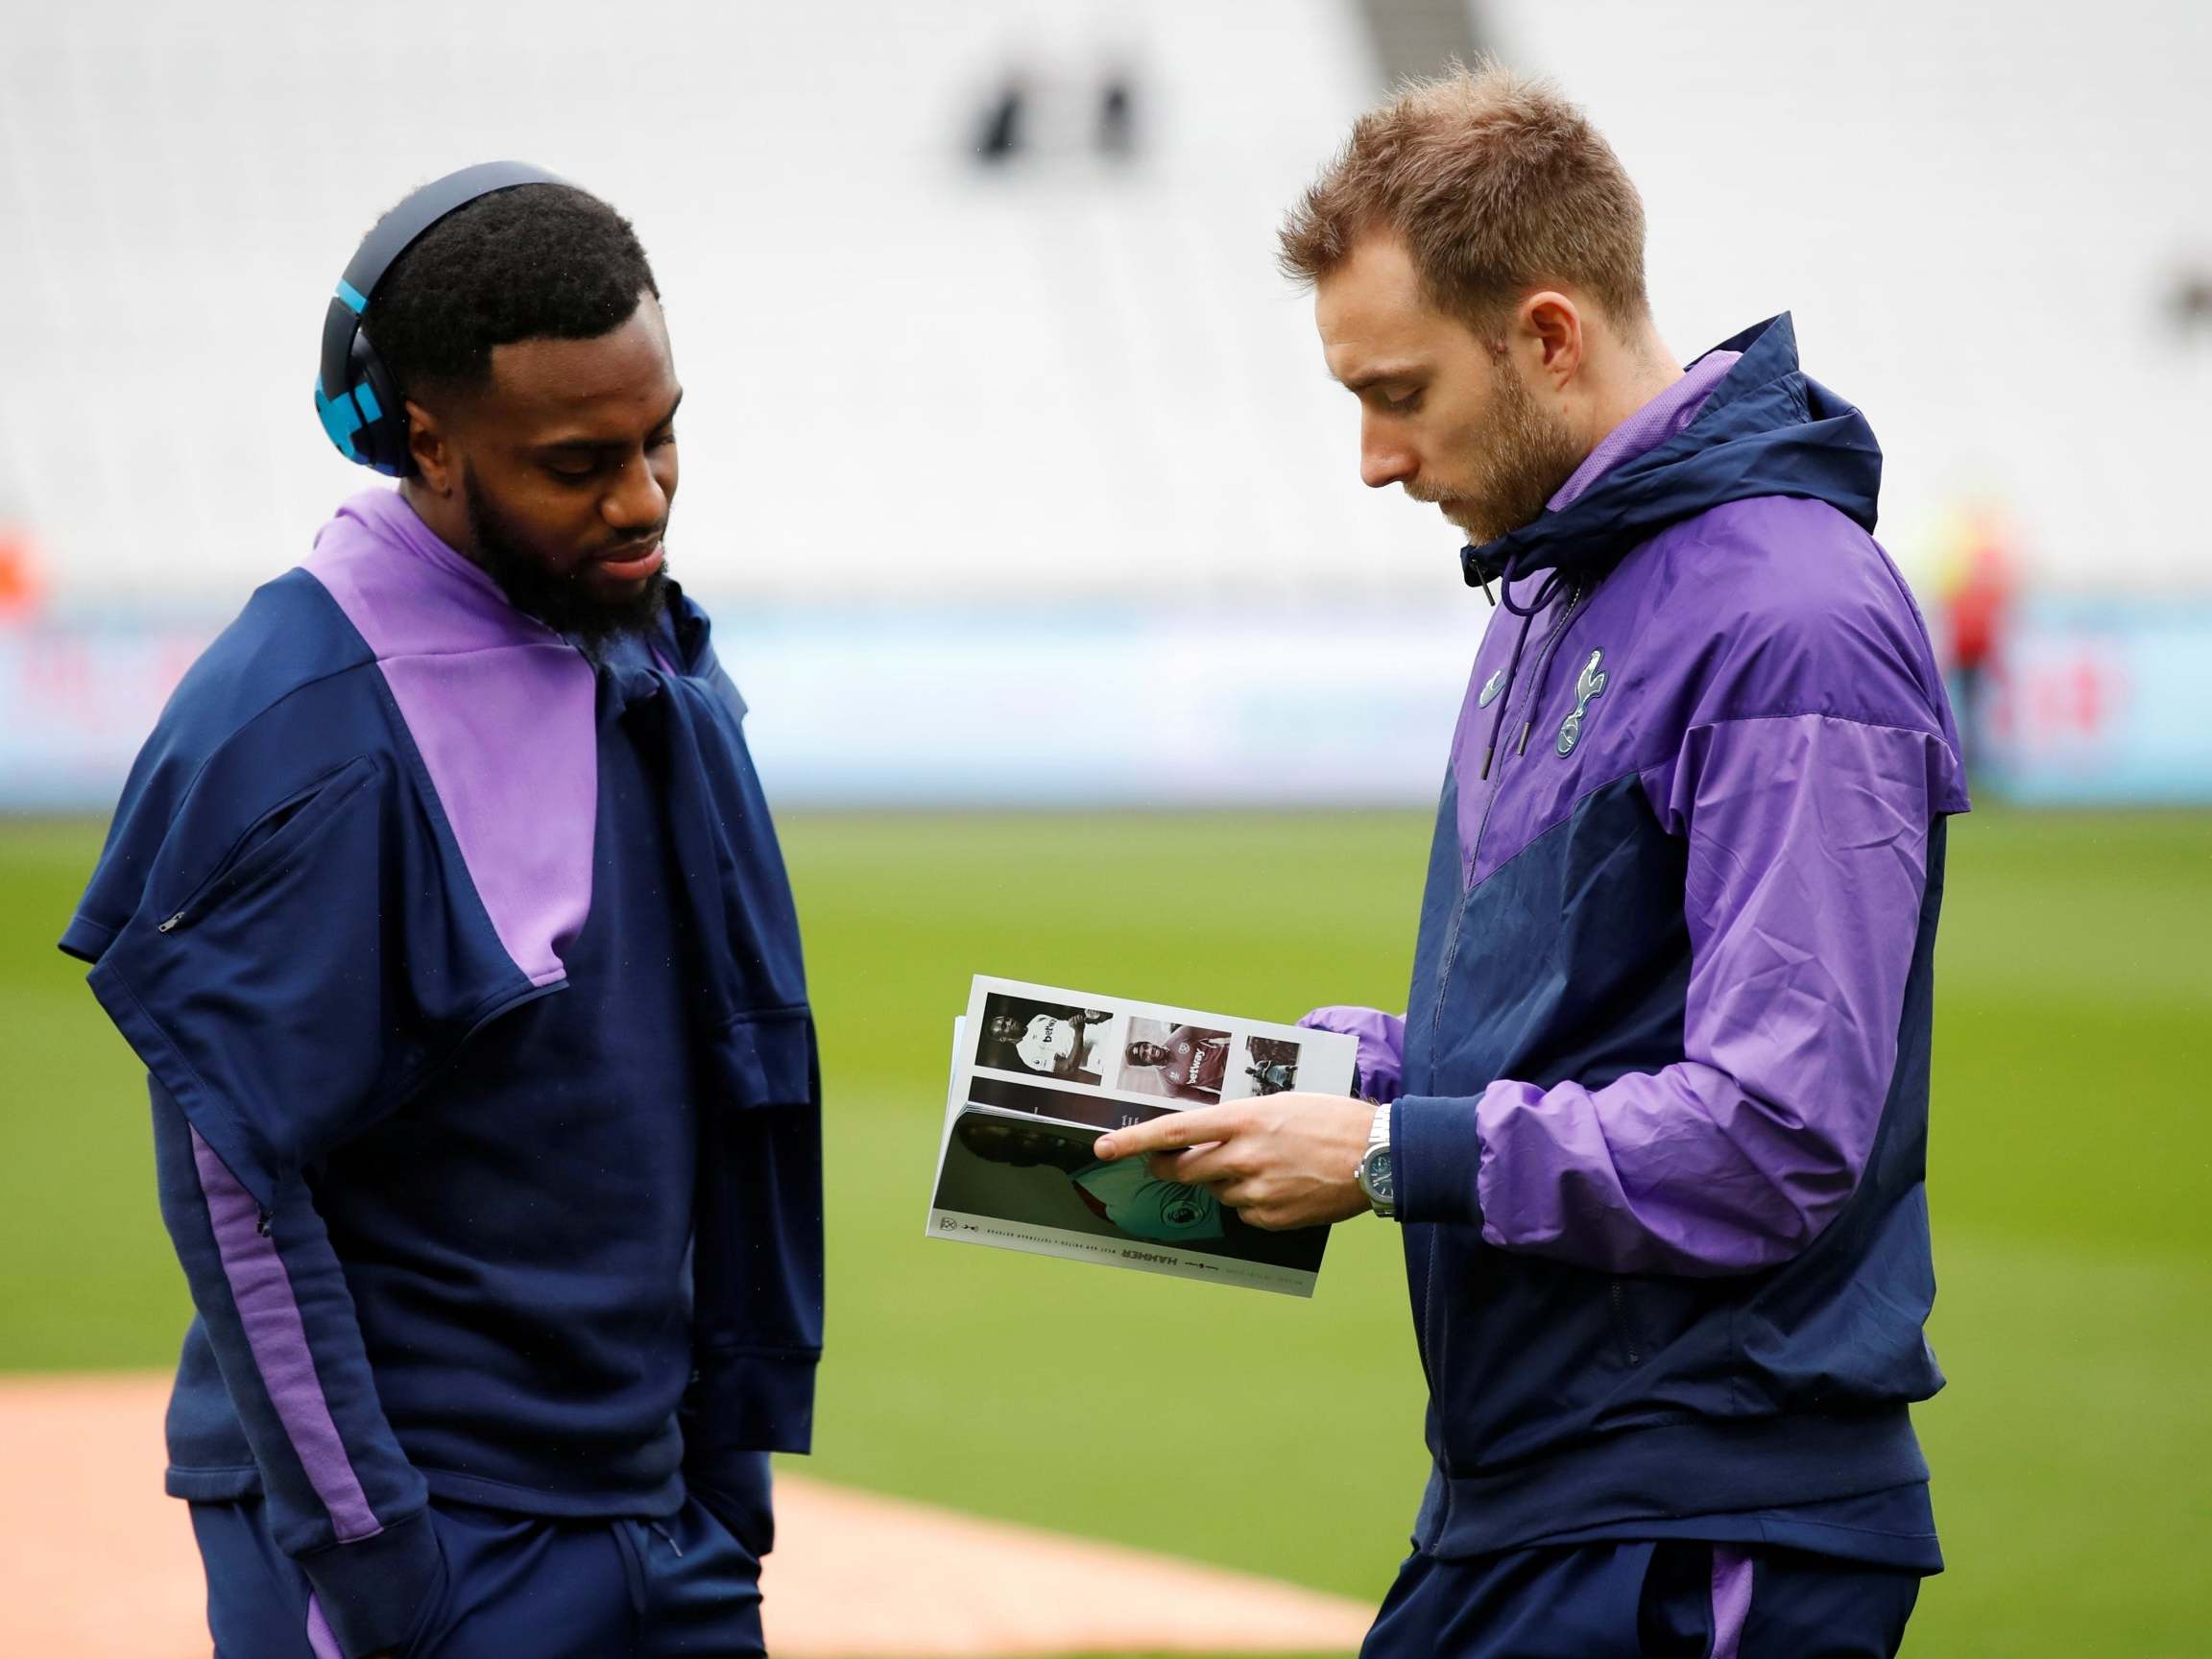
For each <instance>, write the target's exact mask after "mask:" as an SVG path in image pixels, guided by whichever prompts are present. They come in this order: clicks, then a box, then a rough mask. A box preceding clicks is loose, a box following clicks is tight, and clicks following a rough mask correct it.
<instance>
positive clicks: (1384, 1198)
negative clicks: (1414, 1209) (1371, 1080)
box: [1354, 1103, 1398, 1221]
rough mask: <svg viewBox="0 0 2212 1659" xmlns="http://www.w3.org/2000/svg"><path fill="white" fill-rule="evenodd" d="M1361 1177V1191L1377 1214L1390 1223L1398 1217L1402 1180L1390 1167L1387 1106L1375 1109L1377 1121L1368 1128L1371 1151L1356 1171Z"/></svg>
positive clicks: (1368, 1146) (1368, 1148)
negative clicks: (1399, 1190) (1400, 1183)
mask: <svg viewBox="0 0 2212 1659" xmlns="http://www.w3.org/2000/svg"><path fill="white" fill-rule="evenodd" d="M1354 1173H1355V1174H1357V1175H1358V1177H1359V1190H1360V1191H1362V1192H1364V1193H1366V1194H1367V1202H1368V1203H1369V1204H1370V1205H1372V1206H1373V1207H1374V1210H1375V1214H1378V1215H1381V1216H1383V1217H1384V1218H1385V1219H1387V1220H1392V1221H1395V1220H1396V1219H1397V1218H1398V1181H1397V1177H1396V1175H1395V1174H1393V1172H1392V1170H1391V1167H1390V1107H1389V1105H1388V1104H1387V1103H1385V1104H1383V1105H1381V1106H1378V1107H1376V1108H1375V1121H1374V1122H1373V1123H1371V1124H1369V1125H1368V1128H1367V1151H1366V1153H1365V1155H1364V1156H1362V1157H1361V1158H1360V1160H1359V1167H1358V1169H1357V1170H1355V1171H1354Z"/></svg>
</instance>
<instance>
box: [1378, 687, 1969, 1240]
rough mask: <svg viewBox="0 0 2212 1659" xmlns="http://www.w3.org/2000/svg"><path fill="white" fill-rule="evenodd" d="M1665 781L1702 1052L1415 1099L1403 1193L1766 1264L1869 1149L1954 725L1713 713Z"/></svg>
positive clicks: (1580, 1231) (1657, 804) (1839, 1188)
mask: <svg viewBox="0 0 2212 1659" xmlns="http://www.w3.org/2000/svg"><path fill="white" fill-rule="evenodd" d="M1643 782H1644V786H1645V790H1646V793H1647V799H1648V800H1649V801H1650V804H1651V806H1652V809H1653V811H1654V812H1655V813H1656V814H1657V815H1658V817H1659V819H1660V821H1661V823H1662V825H1663V826H1664V828H1665V829H1667V830H1668V831H1669V832H1670V833H1671V834H1675V835H1679V836H1681V837H1683V838H1685V839H1686V841H1687V843H1688V875H1687V880H1686V887H1685V892H1684V910H1685V915H1686V919H1687V922H1688V926H1689V932H1690V944H1691V953H1692V963H1691V971H1690V979H1689V988H1688V994H1687V1005H1686V1008H1685V1011H1684V1022H1683V1057H1682V1059H1681V1060H1680V1061H1679V1062H1678V1063H1675V1064H1672V1065H1669V1066H1666V1067H1665V1068H1663V1069H1661V1070H1657V1071H1651V1072H1632V1073H1629V1074H1627V1075H1625V1076H1622V1077H1618V1078H1615V1079H1613V1080H1611V1081H1609V1082H1606V1083H1604V1084H1603V1085H1602V1086H1600V1087H1595V1088H1593V1087H1588V1086H1585V1085H1584V1084H1582V1083H1579V1082H1572V1081H1570V1082H1563V1083H1560V1084H1558V1085H1557V1086H1555V1087H1552V1088H1549V1089H1545V1088H1539V1087H1537V1086H1536V1085H1534V1084H1532V1083H1528V1082H1524V1081H1518V1080H1514V1079H1510V1078H1502V1079H1500V1080H1498V1081H1496V1082H1494V1083H1492V1084H1491V1085H1490V1086H1489V1088H1488V1089H1487V1090H1485V1091H1484V1092H1483V1093H1482V1094H1480V1095H1479V1096H1477V1097H1475V1098H1473V1099H1444V1098H1421V1097H1408V1098H1407V1099H1405V1100H1402V1101H1400V1102H1399V1104H1398V1107H1397V1110H1396V1114H1395V1117H1396V1127H1395V1129H1394V1132H1393V1140H1394V1142H1396V1143H1397V1144H1398V1146H1399V1148H1400V1152H1399V1159H1398V1179H1399V1192H1400V1200H1401V1211H1402V1214H1404V1215H1405V1217H1406V1218H1407V1220H1413V1221H1455V1222H1464V1223H1479V1225H1480V1227H1481V1229H1482V1236H1483V1238H1485V1239H1487V1240H1488V1241H1489V1242H1490V1243H1492V1244H1494V1245H1496V1246H1498V1247H1499V1248H1501V1249H1505V1250H1514V1251H1522V1252H1526V1253H1528V1254H1532V1255H1539V1256H1548V1257H1553V1258H1556V1259H1559V1260H1562V1261H1567V1262H1576V1263H1579V1264H1582V1265H1586V1266H1591V1267H1597V1268H1601V1269H1605V1270H1609V1271H1616V1272H1647V1273H1674V1274H1723V1273H1739V1272H1747V1271H1751V1270H1755V1269H1758V1268H1761V1267H1765V1266H1768V1265H1771V1264H1773V1263H1775V1262H1782V1261H1786V1260H1788V1259H1789V1258H1790V1257H1791V1256H1793V1255H1795V1254H1796V1253H1798V1252H1799V1251H1801V1250H1803V1249H1804V1248H1805V1247H1806V1245H1807V1244H1809V1243H1810V1242H1811V1241H1812V1240H1813V1239H1814V1238H1815V1237H1816V1236H1817V1235H1818V1234H1819V1233H1820V1231H1821V1229H1822V1228H1823V1227H1824V1226H1826V1225H1827V1223H1828V1222H1829V1221H1830V1220H1832V1219H1833V1218H1834V1217H1835V1215H1836V1214H1837V1213H1838V1212H1839V1210H1840V1209H1841V1208H1842V1207H1843V1205H1844V1204H1845V1202H1846V1201H1847V1200H1848V1199H1849V1198H1850V1196H1851V1193H1852V1191H1853V1190H1854V1189H1855V1187H1856V1186H1857V1183H1858V1181H1859V1178H1860V1175H1861V1173H1862V1172H1863V1169H1864V1167H1865V1164H1866V1160H1867V1157H1868V1154H1869V1151H1870V1149H1871V1147H1872V1145H1873V1142H1874V1136H1875V1131H1876V1129H1877V1127H1878V1126H1879V1124H1880V1121H1881V1118H1882V1112H1883V1108H1884V1106H1885V1104H1886V1102H1887V1096H1888V1093H1889V1088H1890V1077H1891V1070H1892V1068H1893V1066H1894V1063H1895V1060H1896V1056H1897V1044H1898V1027H1899V1022H1900V1021H1901V1019H1902V1015H1903V1007H1904V998H1905V988H1906V980H1907V976H1908V974H1909V972H1910V969H1911V959H1912V954H1913V950H1914V944H1915V940H1916V938H1917V934H1918V929H1919V926H1920V913H1921V904H1922V900H1923V897H1924V895H1925V892H1926V883H1927V855H1928V837H1929V830H1930V827H1931V824H1932V822H1933V820H1934V819H1935V817H1936V815H1937V814H1938V813H1940V812H1942V811H1945V810H1949V809H1952V808H1951V805H1949V803H1952V802H1954V801H1958V802H1960V803H1961V804H1962V796H1960V793H1959V790H1958V785H1957V759H1956V757H1955V755H1954V754H1953V752H1952V750H1951V748H1950V747H1949V745H1948V743H1947V742H1946V740H1945V738H1944V736H1943V735H1942V734H1940V733H1938V732H1935V731H1924V730H1918V729H1913V728H1911V727H1904V726H1888V725H1882V724H1876V723H1871V722H1866V721H1860V720H1853V719H1845V718H1840V717H1836V716H1831V715H1824V714H1798V715H1786V716H1776V717H1770V718H1754V719H1742V720H1732V721H1721V722H1716V723H1712V724H1707V725H1701V726H1698V727H1695V728H1693V729H1692V730H1691V731H1690V732H1689V733H1687V734H1686V737H1685V739H1684V741H1683V743H1682V745H1681V748H1680V751H1679V753H1678V754H1677V755H1676V756H1674V757H1671V759H1670V760H1669V762H1668V763H1667V764H1665V765H1662V766H1659V767H1655V768H1653V769H1651V770H1650V771H1648V772H1647V773H1646V774H1644V776H1643Z"/></svg>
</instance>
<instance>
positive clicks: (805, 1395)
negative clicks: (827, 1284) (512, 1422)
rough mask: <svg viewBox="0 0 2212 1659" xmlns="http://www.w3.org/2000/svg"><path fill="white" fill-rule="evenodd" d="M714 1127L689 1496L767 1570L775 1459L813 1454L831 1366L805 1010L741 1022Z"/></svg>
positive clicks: (695, 1260) (815, 1093) (701, 1225)
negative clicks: (817, 1379) (827, 1362)
mask: <svg viewBox="0 0 2212 1659" xmlns="http://www.w3.org/2000/svg"><path fill="white" fill-rule="evenodd" d="M723 1050H724V1059H725V1072H726V1075H727V1078H728V1081H727V1083H726V1085H725V1086H724V1087H723V1088H722V1089H720V1090H717V1091H715V1092H714V1098H713V1101H712V1103H711V1104H710V1105H709V1107H708V1110H707V1117H706V1121H705V1122H704V1124H703V1126H702V1134H701V1139H700V1154H701V1160H702V1167H701V1172H700V1188H699V1205H698V1210H697V1218H696V1223H695V1227H696V1231H695V1235H694V1244H693V1257H692V1285H693V1296H694V1309H693V1314H692V1359H693V1368H694V1369H693V1377H692V1382H691V1386H690V1388H689V1390H688V1391H687V1393H686V1394H685V1403H684V1478H685V1485H686V1487H687V1488H688V1489H689V1490H690V1492H691V1494H692V1495H693V1496H694V1497H696V1498H697V1499H698V1500H699V1501H700V1503H703V1504H705V1505H706V1506H707V1508H708V1509H709V1511H711V1512H712V1513H713V1514H714V1515H715V1516H716V1517H717V1518H718V1519H720V1520H721V1521H722V1523H723V1524H724V1525H725V1526H726V1527H729V1528H730V1530H731V1531H732V1532H733V1534H734V1535H735V1536H736V1538H737V1540H738V1542H739V1543H740V1544H743V1545H744V1546H745V1547H746V1549H747V1550H748V1551H751V1552H752V1553H753V1554H754V1555H755V1556H756V1557H757V1556H759V1555H762V1554H765V1553H766V1552H767V1550H768V1548H769V1546H770V1544H771V1543H772V1542H773V1538H774V1534H773V1528H772V1525H771V1521H770V1512H769V1504H768V1473H767V1454H768V1453H770V1452H805V1451H807V1450H809V1449H810V1447H811V1444H812V1440H813V1428H814V1372H815V1367H816V1363H817V1361H818V1360H819V1359H820V1358H821V1353H822V1297H823V1237H822V1116H821V1104H820V1101H821V1084H820V1072H819V1070H818V1068H817V1065H816V1062H815V1054H814V1029H813V1022H812V1020H811V1019H810V1018H809V1016H808V1015H807V1012H806V1010H805V1009H804V1008H798V1009H787V1010H774V1011H770V1012H767V1013H765V1014H762V1015H759V1016H757V1017H754V1018H750V1019H747V1020H744V1021H740V1022H738V1023H737V1024H736V1025H735V1026H733V1028H732V1030H731V1032H730V1033H729V1034H728V1035H727V1036H726V1038H725V1040H724V1044H723Z"/></svg>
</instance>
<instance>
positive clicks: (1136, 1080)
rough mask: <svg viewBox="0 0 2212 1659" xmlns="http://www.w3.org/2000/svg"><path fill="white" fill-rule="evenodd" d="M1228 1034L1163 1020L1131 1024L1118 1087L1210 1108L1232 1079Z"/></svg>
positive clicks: (1116, 1085) (1117, 1080) (1133, 1021)
mask: <svg viewBox="0 0 2212 1659" xmlns="http://www.w3.org/2000/svg"><path fill="white" fill-rule="evenodd" d="M1229 1057H1230V1038H1229V1033H1228V1032H1226V1031H1209V1030H1206V1029H1204V1028H1203V1027H1201V1026H1197V1025H1177V1024H1171V1023H1169V1022H1166V1021H1164V1020H1131V1021H1130V1022H1129V1029H1128V1035H1127V1037H1126V1039H1125V1041H1124V1042H1123V1044H1122V1048H1121V1066H1120V1070H1118V1071H1117V1072H1116V1074H1115V1078H1114V1085H1115V1087H1116V1088H1118V1089H1127V1090H1130V1091H1132V1092H1134V1093H1137V1094H1159V1095H1163V1096H1166V1097H1167V1098H1169V1099H1174V1100H1191V1101H1197V1102H1200V1103H1202V1104H1208V1105H1210V1104H1212V1103H1214V1102H1215V1101H1218V1100H1219V1099H1220V1098H1221V1085H1222V1083H1223V1082H1224V1081H1225V1080H1226V1079H1227V1077H1228V1075H1229Z"/></svg>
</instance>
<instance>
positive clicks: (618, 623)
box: [461, 467, 668, 657]
mask: <svg viewBox="0 0 2212 1659" xmlns="http://www.w3.org/2000/svg"><path fill="white" fill-rule="evenodd" d="M461 494H462V499H463V501H464V503H465V504H466V505H467V507H468V509H469V535H470V536H471V537H472V538H473V539H474V541H475V544H476V552H475V564H476V565H477V567H478V568H479V569H481V570H482V571H483V572H484V574H485V575H487V576H489V577H491V578H492V580H493V582H496V583H497V584H498V585H499V591H500V592H502V593H504V594H506V595H507V602H508V603H509V604H510V605H513V606H514V607H515V609H516V610H517V611H519V612H521V613H523V614H524V615H526V616H535V617H536V618H537V619H538V620H539V621H541V622H542V623H544V624H545V626H546V627H548V628H550V629H552V630H553V632H554V633H556V634H560V635H563V636H565V637H566V638H568V639H569V640H571V641H573V642H574V643H575V645H576V646H577V647H578V649H580V650H582V651H583V652H584V653H585V654H586V655H587V656H590V657H596V656H597V655H598V654H599V653H600V652H601V651H602V650H603V649H604V648H605V647H606V646H607V645H609V644H610V643H612V642H613V640H615V639H618V638H620V637H623V636H625V635H640V634H644V633H646V632H648V631H649V630H650V629H652V628H653V627H654V625H655V624H657V623H658V622H659V621H660V620H661V617H662V616H663V615H664V614H665V613H667V610H668V566H667V565H666V564H665V563H663V564H662V565H661V568H660V569H658V570H656V571H654V572H653V574H652V575H651V576H648V577H647V578H646V579H645V585H644V586H643V587H642V588H640V589H638V590H637V592H636V593H634V594H632V595H631V596H630V597H628V598H627V599H618V600H614V601H612V602H610V601H607V600H602V599H596V598H593V597H592V595H591V593H590V591H589V589H586V588H585V586H584V584H583V583H582V582H580V581H578V580H577V578H576V574H575V573H574V572H570V573H568V574H566V575H561V574H557V573H555V572H554V571H551V570H548V569H547V568H546V567H545V565H543V563H542V562H541V561H540V560H538V559H537V558H535V557H533V556H532V555H531V553H530V551H529V549H528V548H527V547H526V546H525V545H524V543H523V540H522V538H521V536H519V535H518V534H517V532H516V530H515V528H514V526H513V525H512V524H511V523H510V522H509V521H508V519H507V518H506V517H504V516H503V515H502V514H501V512H500V511H499V509H498V507H497V506H496V505H495V504H494V503H493V500H492V498H491V497H490V496H489V495H488V494H486V493H485V492H484V490H483V489H482V487H481V486H479V485H478V483H477V482H476V474H475V472H474V471H473V470H472V469H468V468H466V467H465V468H464V469H462V473H461Z"/></svg>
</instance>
